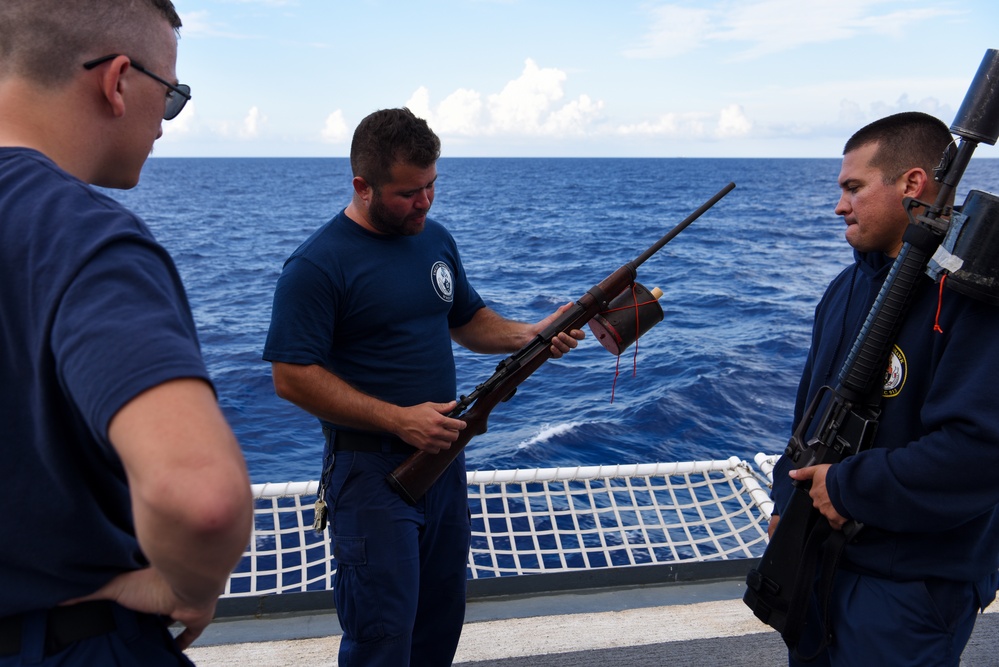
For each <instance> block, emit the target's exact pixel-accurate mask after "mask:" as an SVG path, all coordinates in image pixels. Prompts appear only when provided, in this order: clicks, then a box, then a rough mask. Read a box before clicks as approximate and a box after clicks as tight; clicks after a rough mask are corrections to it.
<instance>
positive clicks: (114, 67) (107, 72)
mask: <svg viewBox="0 0 999 667" xmlns="http://www.w3.org/2000/svg"><path fill="white" fill-rule="evenodd" d="M131 66H132V62H131V61H130V60H129V59H128V56H118V57H117V58H115V59H114V60H112V61H111V62H110V63H108V64H107V65H105V66H103V67H101V70H100V71H101V75H100V79H99V81H100V87H101V94H102V95H103V96H104V99H105V100H106V101H107V104H108V107H109V108H110V109H111V113H113V114H114V116H115V118H121V117H122V116H124V115H125V92H126V89H127V86H128V84H127V83H126V82H125V80H124V74H125V72H127V71H128V68H129V67H131Z"/></svg>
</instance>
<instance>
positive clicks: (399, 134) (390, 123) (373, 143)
mask: <svg viewBox="0 0 999 667" xmlns="http://www.w3.org/2000/svg"><path fill="white" fill-rule="evenodd" d="M440 156H441V140H440V139H439V138H438V137H437V135H436V134H434V131H433V130H431V129H430V126H429V125H428V124H427V121H425V120H423V119H422V118H417V117H416V115H414V114H413V112H412V111H410V110H409V109H407V108H405V107H403V108H401V109H381V110H379V111H375V112H374V113H371V114H369V115H368V116H366V117H365V118H364V120H362V121H361V122H360V124H359V125H358V126H357V129H356V130H354V138H353V140H352V141H351V142H350V168H351V170H352V171H353V172H354V176H360V177H361V178H363V179H364V180H365V181H367V182H368V185H370V186H371V187H373V188H375V189H378V188H379V187H380V186H382V185H384V184H385V183H388V182H389V181H391V180H392V166H393V165H395V164H397V163H403V164H411V165H414V166H416V167H420V168H424V167H429V166H431V165H432V164H434V163H435V162H437V160H438V158H440Z"/></svg>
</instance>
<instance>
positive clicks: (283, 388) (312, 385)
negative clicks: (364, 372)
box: [272, 362, 400, 432]
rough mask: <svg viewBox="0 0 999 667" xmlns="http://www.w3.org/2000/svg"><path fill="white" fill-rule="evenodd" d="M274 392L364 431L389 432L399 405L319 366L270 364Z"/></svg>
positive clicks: (397, 420) (396, 416)
mask: <svg viewBox="0 0 999 667" xmlns="http://www.w3.org/2000/svg"><path fill="white" fill-rule="evenodd" d="M272 374H273V378H274V391H275V392H276V393H277V395H278V396H279V397H281V398H283V399H285V400H286V401H289V402H291V403H294V404H295V405H297V406H298V407H300V408H302V409H303V410H305V411H306V412H308V413H309V414H312V415H315V416H316V417H319V418H320V419H323V420H325V421H328V422H330V423H333V424H339V425H341V426H346V427H348V428H356V429H360V430H365V431H384V432H392V431H393V427H394V425H395V424H396V423H398V422H399V420H400V416H399V414H398V413H399V409H400V408H399V406H396V405H393V404H391V403H387V402H386V401H383V400H380V399H377V398H375V397H373V396H370V395H368V394H365V393H364V392H362V391H359V390H358V389H355V388H354V387H352V386H351V385H350V384H348V383H347V382H345V381H344V380H342V379H340V378H339V377H337V376H336V375H334V374H333V373H330V372H329V371H327V370H326V369H324V368H322V367H321V366H317V365H311V366H302V365H298V364H284V363H280V362H275V363H274V364H272Z"/></svg>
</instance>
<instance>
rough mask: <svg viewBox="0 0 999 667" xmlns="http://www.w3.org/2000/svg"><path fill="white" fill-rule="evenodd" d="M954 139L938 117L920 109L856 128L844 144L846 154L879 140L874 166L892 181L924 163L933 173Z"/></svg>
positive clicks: (873, 160)
mask: <svg viewBox="0 0 999 667" xmlns="http://www.w3.org/2000/svg"><path fill="white" fill-rule="evenodd" d="M953 141H954V137H953V136H952V135H951V133H950V129H949V128H948V127H947V126H946V125H945V124H944V123H943V121H941V120H940V119H938V118H934V117H933V116H931V115H929V114H926V113H922V112H920V111H906V112H904V113H897V114H893V115H891V116H886V117H885V118H882V119H880V120H876V121H874V122H873V123H870V124H868V125H865V126H864V127H862V128H860V129H859V130H857V131H856V132H855V133H854V135H853V136H852V137H850V140H849V141H847V142H846V146H844V147H843V155H846V154H847V153H849V152H851V151H854V150H856V149H858V148H860V147H861V146H866V145H867V144H871V143H877V144H878V150H877V152H876V153H875V154H874V157H873V158H872V159H871V166H872V167H875V168H876V169H878V170H880V171H881V174H882V177H883V179H884V182H885V184H891V183H894V182H895V181H897V180H898V178H899V177H900V176H901V175H902V174H904V173H905V172H906V171H908V170H909V169H912V168H914V167H922V169H923V170H924V171H925V172H926V173H927V174H929V175H930V176H931V177H932V175H933V170H934V169H935V168H936V167H937V166H938V165H939V164H940V158H941V157H942V156H943V153H944V150H946V148H947V146H949V145H950V144H951V142H953Z"/></svg>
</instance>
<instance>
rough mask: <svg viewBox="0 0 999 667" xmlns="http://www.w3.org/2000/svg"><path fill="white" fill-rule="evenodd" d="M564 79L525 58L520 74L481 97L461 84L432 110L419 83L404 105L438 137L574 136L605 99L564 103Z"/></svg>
mask: <svg viewBox="0 0 999 667" xmlns="http://www.w3.org/2000/svg"><path fill="white" fill-rule="evenodd" d="M567 78H568V75H567V74H566V73H565V72H563V71H562V70H559V69H555V68H541V67H538V65H537V63H535V62H534V61H533V60H531V59H530V58H528V59H527V60H526V61H525V63H524V70H523V71H522V72H521V74H520V76H519V77H517V78H516V79H514V80H512V81H510V82H508V83H507V84H506V85H505V86H504V87H503V90H501V91H500V92H498V93H494V94H491V95H488V96H486V97H485V101H483V95H482V94H481V93H479V92H478V91H475V90H471V89H468V88H459V89H458V90H456V91H455V92H453V93H451V94H450V95H448V96H447V97H446V98H444V100H443V101H442V102H441V103H440V104H439V105H437V107H436V109H435V108H434V107H433V106H432V104H431V102H430V91H429V90H427V88H426V87H422V86H421V87H420V88H419V89H417V90H416V91H415V92H414V93H413V95H412V96H411V97H410V99H409V100H408V101H407V102H406V106H408V107H409V108H410V109H411V110H412V111H413V113H415V114H416V115H418V116H421V117H423V118H426V119H427V121H428V122H429V123H430V125H431V126H432V127H433V128H434V130H435V131H436V132H437V133H438V134H442V135H452V136H454V135H459V136H466V137H472V136H489V135H499V134H506V135H514V136H525V135H526V136H538V135H543V136H568V135H576V134H580V133H582V132H584V131H585V130H586V129H587V128H588V127H589V125H590V124H591V123H592V122H593V121H595V120H596V119H598V118H599V116H600V113H601V110H602V109H603V106H604V103H603V102H602V101H600V100H593V99H591V98H590V97H589V96H588V95H580V96H579V97H578V98H576V99H574V100H570V101H568V102H564V103H563V98H564V97H565V90H564V83H565V81H566V80H567Z"/></svg>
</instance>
